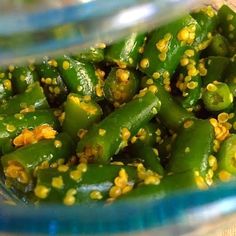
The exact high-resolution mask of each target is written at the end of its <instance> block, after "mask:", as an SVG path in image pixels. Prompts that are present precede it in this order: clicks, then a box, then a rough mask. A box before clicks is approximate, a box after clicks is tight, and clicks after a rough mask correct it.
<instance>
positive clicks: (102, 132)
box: [98, 129, 106, 136]
mask: <svg viewBox="0 0 236 236" xmlns="http://www.w3.org/2000/svg"><path fill="white" fill-rule="evenodd" d="M98 134H99V135H100V136H104V135H105V134H106V130H105V129H99V130H98Z"/></svg>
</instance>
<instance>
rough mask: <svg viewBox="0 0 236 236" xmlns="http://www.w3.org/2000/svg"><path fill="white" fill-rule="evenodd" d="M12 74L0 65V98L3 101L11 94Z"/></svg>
mask: <svg viewBox="0 0 236 236" xmlns="http://www.w3.org/2000/svg"><path fill="white" fill-rule="evenodd" d="M11 77H12V74H11V73H10V72H7V71H6V70H4V69H3V68H1V67H0V99H1V102H3V101H4V100H5V99H7V98H9V97H10V96H12V95H13V91H12V81H11Z"/></svg>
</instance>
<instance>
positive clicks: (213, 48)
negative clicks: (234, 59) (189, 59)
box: [207, 34, 231, 57]
mask: <svg viewBox="0 0 236 236" xmlns="http://www.w3.org/2000/svg"><path fill="white" fill-rule="evenodd" d="M230 54H231V52H230V44H229V42H228V40H227V39H226V38H225V37H224V36H223V35H221V34H216V35H214V37H213V38H212V41H211V43H210V45H209V47H208V48H207V55H210V56H221V57H228V56H230Z"/></svg>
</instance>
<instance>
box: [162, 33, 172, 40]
mask: <svg viewBox="0 0 236 236" xmlns="http://www.w3.org/2000/svg"><path fill="white" fill-rule="evenodd" d="M164 39H165V40H167V41H169V40H171V39H172V35H171V33H167V34H165V35H164Z"/></svg>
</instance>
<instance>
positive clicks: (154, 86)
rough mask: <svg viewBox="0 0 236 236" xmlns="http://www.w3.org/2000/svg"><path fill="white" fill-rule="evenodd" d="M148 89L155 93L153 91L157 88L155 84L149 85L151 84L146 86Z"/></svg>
mask: <svg viewBox="0 0 236 236" xmlns="http://www.w3.org/2000/svg"><path fill="white" fill-rule="evenodd" d="M148 90H149V91H150V92H152V93H153V94H155V93H157V91H158V88H157V86H156V85H151V86H149V87H148Z"/></svg>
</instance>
